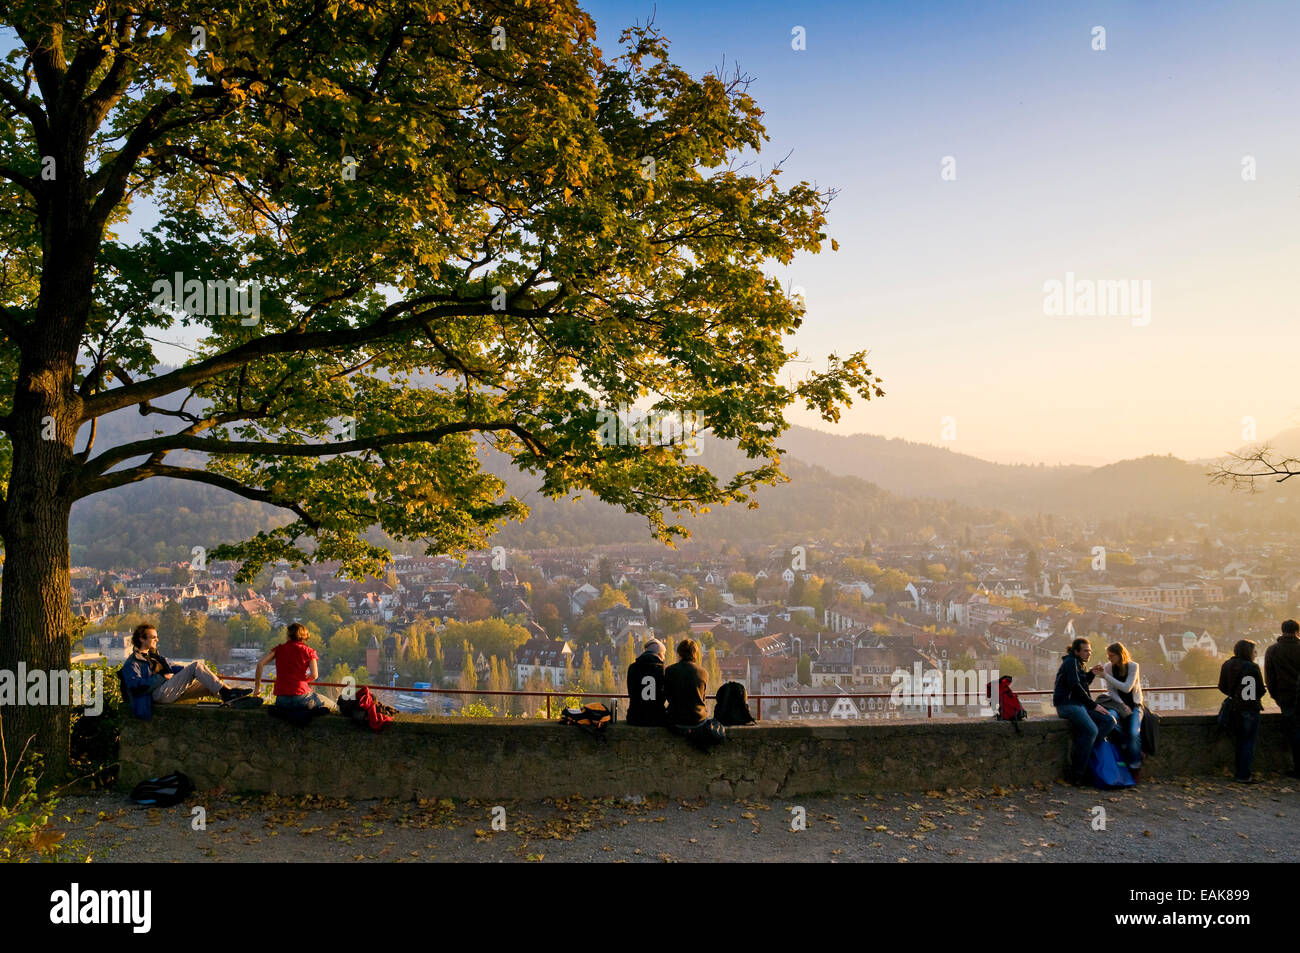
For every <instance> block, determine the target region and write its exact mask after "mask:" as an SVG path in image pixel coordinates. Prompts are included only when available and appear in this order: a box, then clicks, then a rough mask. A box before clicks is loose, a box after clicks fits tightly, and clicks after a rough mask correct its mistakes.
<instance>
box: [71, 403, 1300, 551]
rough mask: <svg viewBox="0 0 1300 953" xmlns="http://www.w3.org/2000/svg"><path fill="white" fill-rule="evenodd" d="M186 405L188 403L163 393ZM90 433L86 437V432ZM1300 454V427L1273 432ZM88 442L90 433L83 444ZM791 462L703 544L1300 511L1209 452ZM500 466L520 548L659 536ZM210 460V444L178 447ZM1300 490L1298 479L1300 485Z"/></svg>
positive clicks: (822, 451)
mask: <svg viewBox="0 0 1300 953" xmlns="http://www.w3.org/2000/svg"><path fill="white" fill-rule="evenodd" d="M156 403H157V404H158V405H159V406H163V407H168V408H171V409H174V408H175V407H176V406H177V405H178V401H177V400H170V401H159V402H156ZM155 428H157V429H162V430H164V431H166V432H173V431H174V430H175V429H177V427H176V421H175V420H174V419H173V418H168V417H160V416H149V417H142V416H140V414H139V413H137V412H135V411H134V410H128V411H120V412H118V413H115V414H111V415H109V416H108V417H105V418H103V419H102V420H101V422H100V426H99V435H98V439H97V440H96V448H97V450H102V449H103V448H105V447H109V446H115V445H117V444H120V443H123V442H126V441H129V440H138V439H143V438H146V437H149V436H152V434H153V431H154V430H155ZM81 440H82V441H84V440H85V433H84V432H83V435H82V438H81ZM1270 443H1272V444H1273V445H1274V446H1276V447H1278V448H1279V449H1283V450H1284V451H1285V450H1286V449H1287V448H1294V450H1292V452H1295V453H1297V455H1300V428H1296V429H1294V430H1290V431H1285V432H1283V433H1282V434H1279V435H1277V437H1276V438H1275V439H1274V440H1273V441H1270ZM79 445H80V444H79ZM780 445H781V446H782V447H783V448H785V449H786V450H787V451H788V455H787V456H785V457H784V458H783V461H782V462H783V467H784V469H785V471H786V473H787V475H788V476H789V477H790V482H789V483H786V484H782V485H780V486H776V487H763V488H760V490H759V491H758V493H757V500H758V502H759V504H760V506H759V508H758V509H748V508H745V507H744V506H729V507H715V508H714V510H713V512H711V513H709V514H706V515H703V516H701V517H699V518H696V519H693V520H690V521H689V522H686V523H685V525H686V526H687V528H689V529H690V530H691V531H692V533H693V534H695V535H696V536H697V537H698V538H700V539H701V541H705V540H709V539H712V538H726V539H729V540H737V541H739V540H743V539H752V540H764V541H769V542H781V541H784V540H792V541H798V540H800V539H808V540H811V539H816V538H820V539H843V540H857V539H861V538H862V536H863V535H865V534H866V533H871V534H872V535H873V536H876V537H877V538H879V537H880V536H881V534H882V533H883V534H884V535H885V536H889V535H891V534H894V533H914V532H916V531H918V530H921V529H923V528H925V527H931V528H932V529H933V530H934V531H935V532H938V533H941V534H942V533H945V532H947V531H950V530H951V531H959V530H960V528H961V526H962V525H964V524H980V523H993V522H997V521H999V519H1000V518H1001V517H1002V516H1003V515H1004V514H1005V513H1012V514H1017V515H1025V514H1033V513H1044V514H1048V513H1050V514H1057V515H1062V516H1072V517H1079V518H1085V519H1095V518H1106V517H1123V516H1126V515H1128V514H1131V513H1139V514H1148V515H1158V516H1167V517H1183V518H1191V519H1205V520H1207V521H1208V520H1222V519H1225V518H1226V519H1228V520H1229V521H1230V522H1233V523H1236V522H1239V521H1241V520H1246V521H1248V522H1251V523H1258V524H1261V525H1278V524H1279V523H1284V524H1290V523H1291V522H1293V521H1295V520H1296V519H1297V517H1296V516H1292V514H1293V513H1295V514H1300V508H1297V507H1294V506H1291V507H1286V506H1283V507H1281V508H1275V506H1276V505H1277V504H1278V503H1279V502H1281V503H1285V502H1286V500H1287V495H1286V493H1287V486H1286V485H1283V486H1277V485H1274V484H1270V483H1261V484H1260V490H1261V492H1260V493H1258V494H1256V495H1255V496H1253V497H1252V496H1250V495H1248V494H1244V493H1232V492H1230V491H1228V490H1227V489H1225V488H1221V487H1214V486H1210V484H1209V482H1208V480H1207V478H1206V472H1207V470H1208V469H1209V467H1208V465H1207V464H1205V463H1204V462H1201V463H1189V462H1186V461H1183V460H1179V459H1177V458H1175V457H1170V456H1164V457H1161V456H1150V457H1143V458H1140V459H1136V460H1123V461H1120V462H1119V463H1114V464H1111V465H1109V466H1104V467H1084V466H1028V465H1011V464H1001V463H991V462H989V461H987V460H980V459H978V458H976V457H972V456H968V455H966V454H961V453H954V452H953V451H951V450H949V449H946V448H943V447H935V446H929V445H926V444H918V443H911V442H909V441H905V440H897V439H893V440H891V439H886V438H884V437H878V436H873V435H869V434H854V435H851V436H839V435H836V434H829V433H825V432H822V431H817V430H811V429H808V428H804V427H794V428H792V429H791V430H790V431H789V432H788V433H787V434H785V435H783V437H782V438H781V440H780ZM704 449H705V452H704V454H703V455H702V456H701V457H699V458H698V461H697V462H700V463H702V464H704V465H706V466H708V467H710V469H712V470H713V471H714V472H715V473H718V474H719V475H723V476H730V475H732V474H734V473H736V472H737V471H738V470H741V469H745V468H746V466H747V464H746V460H745V458H744V457H743V455H741V454H740V453H739V452H738V451H737V450H735V448H733V447H729V446H727V445H725V444H722V443H720V442H718V441H712V440H710V441H708V442H706V444H705V447H704ZM483 457H484V460H485V466H486V467H487V468H488V470H489V471H490V472H493V473H495V474H496V475H498V476H500V477H502V478H503V479H504V480H505V481H506V484H507V487H508V490H509V492H511V493H513V494H514V495H515V496H518V497H519V498H520V499H522V500H523V501H524V502H525V503H527V504H528V505H529V506H530V507H531V509H532V515H531V516H530V517H529V519H528V520H527V521H526V522H525V523H523V524H509V525H507V526H506V527H504V528H503V529H502V530H501V531H500V532H499V533H498V534H497V537H496V539H495V542H499V543H500V544H501V545H507V546H512V547H520V548H540V547H545V546H574V545H587V544H603V543H618V542H641V541H645V540H646V539H647V527H646V524H645V521H644V520H643V519H641V518H640V517H635V516H629V515H628V514H626V513H624V512H623V511H621V510H618V509H616V508H614V507H611V506H608V505H607V504H604V503H602V502H600V501H599V500H596V499H594V498H592V497H591V496H590V495H588V496H587V497H585V498H583V499H581V500H580V501H577V502H575V501H572V500H560V501H554V500H548V499H546V498H545V497H542V496H540V495H539V494H538V493H537V492H536V487H537V486H538V485H539V483H540V479H539V478H536V477H532V476H529V475H524V474H520V473H518V472H516V471H515V470H514V469H513V467H512V466H511V465H510V463H509V461H508V460H507V459H506V458H504V457H501V456H500V455H495V454H494V453H492V452H490V451H487V450H486V448H485V453H484V455H483ZM168 459H169V460H175V461H177V462H182V461H183V462H184V463H186V464H187V465H201V459H202V458H201V455H198V454H175V455H173V456H171V457H169V458H168ZM1295 494H1296V497H1297V499H1300V487H1298V488H1297V489H1296V490H1295ZM289 521H290V516H289V514H287V513H286V512H285V511H283V510H278V509H275V508H273V507H270V506H267V505H265V504H262V503H254V502H252V501H248V500H244V499H242V498H240V497H237V496H235V495H233V494H230V493H226V492H225V491H223V490H218V489H216V488H215V487H208V486H203V485H201V484H195V483H189V482H182V481H178V480H166V479H151V480H147V481H145V482H143V483H138V484H134V485H132V486H127V487H122V488H120V489H117V490H113V491H110V492H108V493H103V494H99V495H97V496H94V497H90V498H88V499H85V500H81V501H79V502H78V503H77V504H76V505H75V506H74V507H73V510H72V520H71V527H70V537H71V544H72V558H73V561H74V563H76V564H82V565H85V564H90V565H96V566H103V567H108V566H113V565H137V564H145V563H152V562H157V561H180V560H182V559H187V558H189V554H190V552H191V550H192V548H193V547H194V546H204V547H206V548H209V549H210V548H211V547H212V546H214V545H216V544H217V543H219V542H234V541H236V540H239V539H245V538H248V537H250V536H252V535H253V534H255V533H256V532H257V531H258V530H263V529H268V528H270V527H272V526H279V525H283V524H284V523H287V522H289ZM372 538H373V539H375V540H376V541H380V542H384V543H386V544H391V545H392V546H393V548H394V551H395V552H408V553H414V552H420V551H422V549H423V547H422V545H421V544H418V543H392V541H390V540H388V539H386V538H385V537H384V536H383V535H382V534H379V533H375V534H373V535H372Z"/></svg>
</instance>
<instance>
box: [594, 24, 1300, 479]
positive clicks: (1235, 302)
mask: <svg viewBox="0 0 1300 953" xmlns="http://www.w3.org/2000/svg"><path fill="white" fill-rule="evenodd" d="M584 8H585V9H586V10H588V12H590V13H591V14H592V16H593V17H594V18H595V20H596V23H597V27H598V42H599V43H600V45H601V47H602V49H603V50H604V51H605V53H606V55H607V56H613V55H614V54H615V52H616V50H617V39H618V34H619V33H620V32H621V30H622V29H623V28H624V27H625V26H627V25H629V24H631V23H634V22H638V21H640V22H644V21H645V20H646V19H647V18H648V17H649V16H650V15H651V14H653V16H654V22H655V24H656V26H657V27H658V28H659V29H660V30H661V31H662V32H663V33H664V34H665V35H666V36H667V37H668V38H669V40H670V41H671V42H672V46H671V52H672V57H673V59H674V61H675V62H677V63H678V65H680V66H682V67H683V68H684V69H687V70H688V71H690V72H691V73H692V74H694V75H700V74H703V73H705V72H708V71H710V70H714V69H716V68H717V67H718V66H719V65H720V64H721V63H722V62H723V59H724V57H725V61H726V63H727V64H728V66H729V67H730V65H731V64H733V63H738V64H739V66H740V67H741V69H742V70H743V71H744V72H745V73H747V74H749V75H750V76H752V77H754V82H753V83H752V85H751V86H750V93H751V95H753V96H754V98H755V100H756V101H757V102H758V104H759V106H760V107H761V108H762V109H763V110H764V111H765V119H764V122H765V125H766V127H767V131H768V135H769V137H770V140H771V141H770V143H769V144H768V145H767V147H766V148H765V149H764V151H763V154H762V156H761V159H762V160H763V161H764V162H770V161H775V160H776V159H778V158H780V157H782V156H785V155H786V154H787V153H790V155H789V158H788V159H787V160H786V162H785V165H784V168H785V169H786V172H785V175H784V176H783V178H782V179H781V182H782V185H783V186H784V187H789V186H790V185H793V184H794V183H796V182H798V181H801V180H807V181H809V182H812V183H815V184H816V185H818V186H820V187H834V188H837V189H839V190H840V192H839V195H838V197H837V198H836V199H835V201H834V202H833V204H832V205H831V210H830V214H829V225H828V235H829V236H830V237H832V238H835V239H836V240H837V241H838V242H839V246H840V250H839V251H838V252H831V251H830V250H829V246H827V250H825V251H823V252H822V253H821V254H820V255H804V256H801V257H799V258H798V259H796V260H795V262H794V263H793V264H792V265H791V266H790V267H788V268H787V267H784V266H779V265H778V266H775V267H774V269H773V274H775V275H778V276H779V277H780V278H781V279H782V281H783V282H785V283H787V284H789V285H792V286H798V287H800V288H802V289H803V291H804V295H805V300H806V303H807V308H808V312H807V315H806V320H805V324H804V327H803V328H801V329H800V331H799V333H798V334H797V335H796V337H795V338H794V342H793V343H794V344H795V346H797V347H798V348H799V350H800V352H801V355H802V356H804V357H807V358H809V359H810V360H812V362H813V364H815V365H817V366H820V367H824V366H825V358H826V355H828V354H830V353H831V352H833V351H838V352H839V353H841V354H844V353H847V352H849V351H852V350H858V349H869V350H870V352H871V362H872V369H873V370H874V371H875V372H876V373H877V374H879V375H880V376H881V377H882V378H884V383H883V385H882V386H883V387H884V389H885V391H886V396H885V397H884V398H883V399H878V400H872V401H871V402H870V403H866V402H859V403H857V404H855V406H854V407H853V408H851V409H850V410H849V411H847V412H845V414H844V415H843V416H842V418H841V421H840V423H839V425H830V424H826V423H825V422H823V421H821V420H820V418H819V417H817V416H816V415H814V414H809V413H806V412H802V411H796V412H793V413H792V414H791V415H790V419H791V420H792V422H795V423H800V424H804V425H807V426H817V427H820V428H822V429H826V430H833V431H835V432H838V433H858V432H865V433H875V434H882V435H884V436H888V437H903V438H906V439H908V440H914V441H918V442H923V443H932V444H939V445H944V446H948V447H950V448H951V449H953V450H954V451H959V452H963V453H970V454H973V455H975V456H980V457H984V458H986V459H991V460H998V461H1002V462H1045V463H1057V462H1065V463H1088V464H1100V463H1107V462H1112V461H1115V460H1119V459H1124V458H1129V457H1135V456H1142V455H1145V454H1150V453H1162V454H1163V453H1173V454H1175V455H1178V456H1180V457H1184V458H1204V457H1214V456H1218V455H1220V454H1221V453H1223V452H1224V451H1226V450H1230V449H1235V448H1237V447H1240V446H1241V445H1243V444H1244V443H1248V442H1250V441H1251V440H1252V439H1254V438H1255V437H1258V438H1259V439H1264V438H1267V437H1268V436H1270V435H1272V434H1273V433H1276V432H1278V431H1281V430H1284V429H1286V428H1289V427H1293V426H1297V425H1300V396H1297V395H1296V385H1295V383H1294V378H1295V376H1296V374H1295V372H1294V371H1293V369H1292V367H1293V364H1294V361H1295V358H1296V351H1297V348H1296V345H1297V343H1300V331H1298V330H1297V320H1296V319H1297V317H1300V314H1297V312H1298V311H1300V224H1298V223H1300V56H1297V54H1296V50H1297V49H1300V4H1293V3H1280V2H1266V3H1265V2H1242V3H1231V4H1228V3H1223V4H1211V3H1164V2H1144V3H1142V4H1134V3H1070V2H1061V3H1057V2H1051V3H1033V4H1029V3H1026V4H1019V3H996V4H995V3H989V4H981V3H969V2H967V3H932V2H909V3H863V2H860V0H859V2H855V3H844V4H839V3H816V4H783V3H764V2H744V3H740V2H732V0H710V2H708V3H701V2H698V0H695V2H682V0H659V2H657V3H654V4H651V3H629V2H625V0H601V2H587V3H584ZM796 27H803V31H804V33H803V35H804V39H805V48H804V49H802V50H796V49H793V48H792V47H793V45H795V43H794V41H795V36H794V32H793V31H794V30H795V28H796ZM1096 27H1102V28H1104V31H1105V32H1104V46H1105V49H1094V46H1096V45H1099V43H1100V42H1101V41H1102V40H1103V37H1102V35H1101V34H1099V33H1097V32H1096V31H1095V28H1096ZM945 157H951V161H950V163H949V175H948V177H947V178H945V177H944V176H943V174H942V173H943V171H944V162H945ZM1251 166H1253V170H1252V168H1251ZM953 170H955V177H953V175H952V171H953ZM1252 171H1253V177H1251V173H1252ZM1067 274H1072V275H1073V279H1072V280H1073V284H1072V285H1071V286H1070V287H1071V290H1072V292H1073V294H1072V295H1071V303H1072V304H1073V305H1074V307H1069V306H1066V307H1063V308H1059V309H1057V311H1058V312H1059V311H1063V312H1064V313H1048V312H1049V311H1051V310H1052V309H1051V307H1050V306H1049V303H1048V302H1047V298H1048V297H1049V296H1048V293H1047V290H1045V286H1047V283H1049V282H1052V281H1057V282H1059V283H1060V284H1061V286H1062V287H1064V286H1065V285H1066V282H1067ZM1119 281H1122V282H1125V289H1126V290H1128V291H1130V292H1131V293H1132V296H1131V297H1130V300H1129V301H1128V302H1127V306H1126V307H1124V308H1122V309H1121V313H1119V314H1116V313H1113V312H1112V313H1099V311H1100V309H1099V308H1097V307H1093V308H1092V309H1089V308H1088V306H1087V302H1086V301H1085V300H1082V299H1079V298H1076V297H1074V295H1078V294H1080V293H1081V289H1082V288H1083V287H1084V285H1085V284H1092V283H1100V282H1119ZM1130 282H1135V283H1136V284H1130ZM1103 287H1104V286H1103ZM1048 288H1050V286H1048ZM1102 297H1103V298H1104V297H1105V295H1104V294H1103V295H1102ZM1099 300H1100V299H1099ZM1115 303H1116V304H1120V305H1123V304H1124V303H1123V302H1122V301H1116V302H1115Z"/></svg>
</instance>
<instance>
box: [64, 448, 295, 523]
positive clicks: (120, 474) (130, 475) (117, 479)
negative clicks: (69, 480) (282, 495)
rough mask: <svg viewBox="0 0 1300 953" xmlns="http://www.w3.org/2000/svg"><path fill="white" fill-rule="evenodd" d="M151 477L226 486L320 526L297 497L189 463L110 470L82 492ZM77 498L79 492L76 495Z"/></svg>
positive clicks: (247, 497)
mask: <svg viewBox="0 0 1300 953" xmlns="http://www.w3.org/2000/svg"><path fill="white" fill-rule="evenodd" d="M150 477H171V478H172V479H174V480H190V481H192V482H194V483H206V484H208V485H209V486H215V487H219V488H220V489H223V490H229V491H230V492H231V493H235V494H237V495H239V496H242V497H244V498H245V499H248V500H255V501H256V502H258V503H269V504H271V505H272V506H279V507H282V508H283V509H287V510H292V511H293V512H294V513H295V514H297V516H298V518H299V519H301V520H302V521H303V522H304V523H306V524H307V525H308V526H309V527H310V528H312V529H314V530H315V529H319V528H320V526H321V524H320V521H319V520H317V519H316V518H315V517H313V516H311V515H310V514H309V513H307V511H306V510H304V509H303V508H302V505H301V504H299V503H298V502H296V501H287V500H277V499H276V498H275V496H274V495H273V494H272V493H271V491H270V490H259V489H257V488H256V487H249V486H244V484H242V483H240V482H239V481H238V480H235V479H233V478H231V477H227V476H222V475H221V474H220V473H210V472H208V471H207V470H195V469H192V468H190V467H173V466H168V465H166V464H162V463H154V464H148V465H141V466H138V467H132V468H131V469H129V470H119V471H117V472H116V473H110V474H109V475H108V476H106V477H101V478H100V479H99V480H97V481H95V482H96V484H97V485H96V486H95V487H94V488H93V489H91V490H89V491H88V492H87V493H83V494H81V496H86V495H89V493H98V492H100V491H101V490H109V489H113V488H114V487H119V486H126V485H127V484H130V483H138V482H140V481H141V480H147V479H149V478H150ZM77 499H80V496H78V497H77Z"/></svg>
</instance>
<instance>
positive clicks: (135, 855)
mask: <svg viewBox="0 0 1300 953" xmlns="http://www.w3.org/2000/svg"><path fill="white" fill-rule="evenodd" d="M200 807H201V808H202V809H203V810H202V814H203V816H204V820H205V821H206V828H205V829H199V830H196V829H194V828H195V827H196V826H198V821H199V816H200V812H198V811H196V808H200ZM60 808H61V814H64V815H67V816H68V818H69V820H67V821H63V822H61V829H62V830H65V831H66V832H67V834H68V839H69V840H80V841H81V842H82V843H83V844H84V845H85V849H86V850H88V851H89V852H90V854H91V856H92V857H93V858H94V859H95V860H96V861H107V862H125V863H148V862H168V861H205V860H214V861H234V862H286V861H287V862H292V861H341V860H378V861H398V862H406V863H412V862H417V861H443V862H448V861H451V862H456V861H470V862H509V861H577V862H592V861H610V862H616V863H621V862H628V861H631V862H638V861H653V862H674V861H697V862H705V861H711V860H739V861H778V862H779V861H832V862H835V861H872V862H883V863H908V862H910V863H917V862H926V861H1021V862H1024V861H1031V862H1032V861H1047V862H1051V861H1091V860H1096V859H1097V858H1098V857H1099V856H1100V855H1099V853H1098V851H1099V849H1103V850H1105V851H1107V852H1108V856H1109V857H1111V858H1112V859H1116V858H1120V859H1123V860H1126V861H1140V862H1156V863H1169V862H1175V863H1182V862H1189V861H1215V862H1234V861H1261V860H1262V861H1294V860H1295V858H1296V856H1297V854H1298V853H1300V823H1297V821H1298V820H1300V785H1297V784H1296V783H1295V782H1294V781H1291V780H1289V779H1287V778H1280V777H1276V776H1275V777H1274V778H1272V779H1266V780H1265V781H1264V782H1263V783H1260V784H1257V785H1254V786H1251V787H1243V786H1241V785H1237V784H1234V783H1232V782H1230V781H1226V780H1225V781H1219V780H1206V779H1193V780H1180V781H1151V782H1148V783H1145V784H1143V785H1141V786H1140V787H1138V788H1135V789H1131V790H1127V791H1116V792H1105V791H1097V790H1093V789H1091V788H1070V787H1067V786H1065V785H1063V784H1054V785H1040V786H1036V787H1030V788H1022V789H1011V790H1006V791H1004V790H1002V789H1000V788H994V789H993V790H991V791H990V790H984V791H979V790H969V789H949V790H945V791H925V792H918V793H912V794H893V795H857V796H837V797H819V798H802V799H799V801H798V803H797V804H796V803H786V802H765V801H722V800H716V799H712V800H711V799H704V798H701V799H700V800H698V801H686V800H665V799H648V800H645V801H643V802H641V803H629V802H627V801H622V800H613V799H582V798H569V799H564V800H558V801H556V800H546V801H515V802H504V803H503V804H501V805H492V804H485V803H482V802H476V801H456V802H452V801H445V800H444V801H428V802H425V803H415V802H397V801H358V802H353V803H348V802H341V801H322V800H320V799H301V798H280V797H258V798H230V797H226V798H220V799H218V798H204V797H203V796H195V797H192V798H191V799H190V800H189V802H188V803H187V804H186V805H185V806H184V807H181V806H177V807H173V808H165V809H157V808H153V809H147V808H137V807H135V806H134V805H131V804H129V803H127V802H126V801H125V799H124V798H123V797H122V796H120V795H116V794H111V795H99V796H83V797H70V798H66V799H64V801H63V802H62V804H61V805H60ZM493 808H498V810H497V811H495V814H494V811H493ZM500 808H504V812H502V811H501V810H499V809H500ZM795 808H799V809H802V817H803V818H804V819H805V820H806V826H805V827H804V829H802V830H795V829H793V828H794V827H795V826H796V817H797V816H799V815H798V813H797V812H796V811H795V810H794V809H795ZM1098 808H1101V809H1102V810H1103V811H1104V814H1103V813H1102V812H1101V811H1098V810H1097V809H1098ZM494 816H495V817H497V818H498V820H497V824H496V826H497V827H502V826H504V828H505V829H504V830H494V825H493V818H494ZM1102 821H1104V830H1103V829H1094V827H1098V828H1100V826H1101V823H1102ZM1116 851H1118V854H1117V853H1116Z"/></svg>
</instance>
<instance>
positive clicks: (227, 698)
mask: <svg viewBox="0 0 1300 953" xmlns="http://www.w3.org/2000/svg"><path fill="white" fill-rule="evenodd" d="M251 694H253V690H252V689H251V688H223V689H222V690H221V700H222V701H223V702H226V703H227V704H229V703H230V702H232V701H234V700H235V699H236V698H243V697H244V696H245V695H251Z"/></svg>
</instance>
